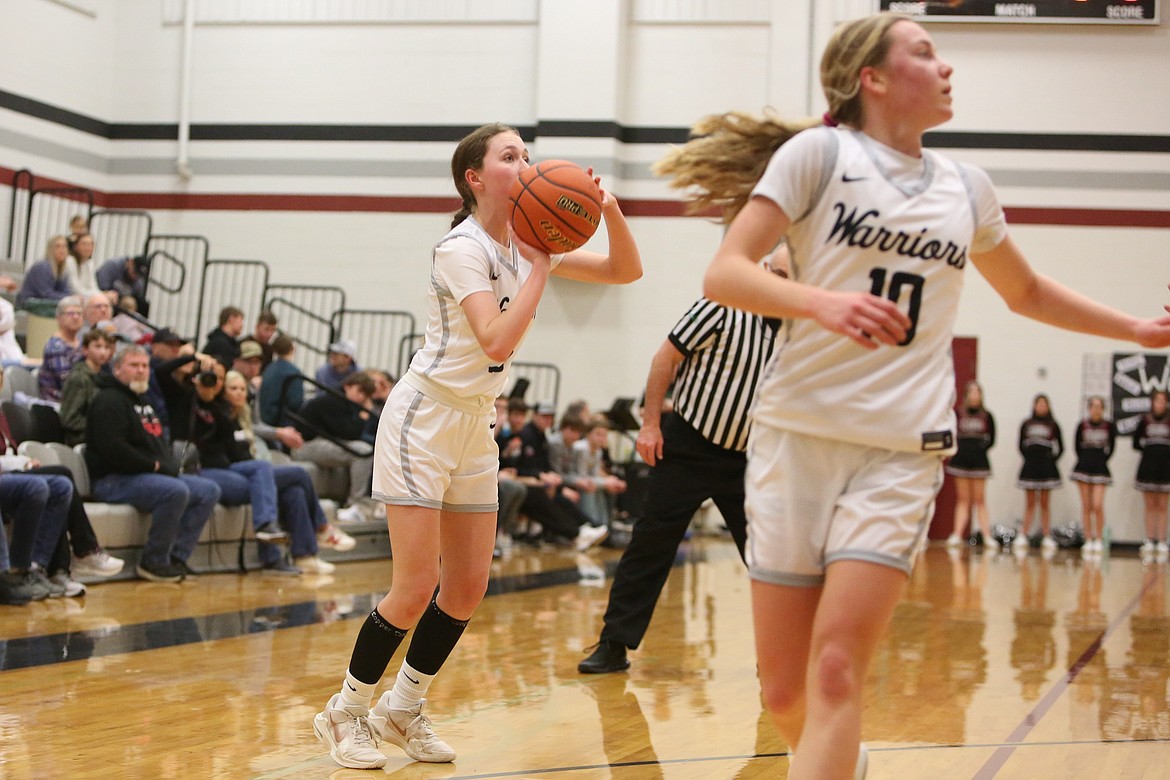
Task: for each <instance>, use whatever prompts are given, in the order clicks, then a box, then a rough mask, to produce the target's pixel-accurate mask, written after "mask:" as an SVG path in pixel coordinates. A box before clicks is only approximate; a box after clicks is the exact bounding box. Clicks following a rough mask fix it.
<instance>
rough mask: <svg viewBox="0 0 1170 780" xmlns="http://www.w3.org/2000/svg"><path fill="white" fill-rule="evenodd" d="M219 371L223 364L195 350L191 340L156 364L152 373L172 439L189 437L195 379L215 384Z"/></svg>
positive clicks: (218, 378)
mask: <svg viewBox="0 0 1170 780" xmlns="http://www.w3.org/2000/svg"><path fill="white" fill-rule="evenodd" d="M217 372H218V373H217ZM223 375H224V367H223V365H221V364H220V363H219V361H218V360H216V359H215V358H214V357H211V356H210V355H205V354H204V353H202V352H196V351H195V345H194V344H191V343H185V344H183V345H182V346H180V347H179V348H178V356H177V357H175V358H173V359H171V360H166V361H163V362H162V363H159V364H158V366H157V367H156V368H155V376H156V377H157V379H158V386H159V390H160V391H161V392H162V397H163V402H164V403H165V404H166V408H167V420H168V421H169V424H170V434H171V436H170V438H171V440H172V441H176V442H178V441H186V440H187V439H189V438H190V437H191V404H192V403H193V402H194V399H195V384H196V382H198V381H202V382H205V383H209V384H215V383H216V382H217V381H222V380H223Z"/></svg>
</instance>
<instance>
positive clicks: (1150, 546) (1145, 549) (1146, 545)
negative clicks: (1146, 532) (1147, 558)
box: [1138, 539, 1155, 553]
mask: <svg viewBox="0 0 1170 780" xmlns="http://www.w3.org/2000/svg"><path fill="white" fill-rule="evenodd" d="M1154 547H1155V545H1154V540H1153V539H1146V540H1145V541H1144V542H1142V546H1141V547H1139V548H1138V552H1142V553H1152V552H1153V551H1154Z"/></svg>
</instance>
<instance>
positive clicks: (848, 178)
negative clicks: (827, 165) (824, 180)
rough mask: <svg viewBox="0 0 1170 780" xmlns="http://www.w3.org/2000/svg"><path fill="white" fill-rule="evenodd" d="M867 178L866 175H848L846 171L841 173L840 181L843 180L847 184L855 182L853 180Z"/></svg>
mask: <svg viewBox="0 0 1170 780" xmlns="http://www.w3.org/2000/svg"><path fill="white" fill-rule="evenodd" d="M868 178H869V177H868V176H850V175H849V174H847V173H843V174H841V181H843V182H845V183H846V184H849V183H851V182H855V181H865V180H866V179H868Z"/></svg>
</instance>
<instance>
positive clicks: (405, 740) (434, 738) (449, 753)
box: [370, 691, 455, 764]
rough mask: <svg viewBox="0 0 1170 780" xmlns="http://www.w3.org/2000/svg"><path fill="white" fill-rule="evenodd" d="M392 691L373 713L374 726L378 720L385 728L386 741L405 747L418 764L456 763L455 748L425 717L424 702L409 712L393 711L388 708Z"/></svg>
mask: <svg viewBox="0 0 1170 780" xmlns="http://www.w3.org/2000/svg"><path fill="white" fill-rule="evenodd" d="M389 696H390V691H386V693H384V694H382V698H380V699H378V703H377V704H375V705H374V710H373V712H372V713H371V714H370V724H371V725H373V724H374V722H375V718H376V719H377V723H379V724H380V725H381V726H382V739H384V740H386V741H387V742H390V743H392V744H395V745H397V746H398V747H400V748H402V750H403V752H405V753H406V755H408V756H410V757H411V758H413V759H414V760H415V761H425V762H427V763H429V764H445V763H447V762H448V761H454V760H455V751H454V750H452V749H451V746H450V745H448V744H447V743H446V742H444V741H443V740H441V739H439V736H438V735H437V734H436V733H435V730H434V729H433V728H431V719H430V718H428V717H427V716H426V715H423V712H422V709H423V705H424V704H426V703H427V700H426V699H422V700H421V701H419V703H418V704H416V705H415V706H413V707H411V708H410V709H409V710H392V709H390V708H389V707H387V706H386V699H387V698H388V697H389Z"/></svg>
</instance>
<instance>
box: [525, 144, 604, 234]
mask: <svg viewBox="0 0 1170 780" xmlns="http://www.w3.org/2000/svg"><path fill="white" fill-rule="evenodd" d="M509 197H510V198H511V200H512V215H511V216H512V229H513V230H515V231H516V237H517V238H519V239H520V240H521V241H523V242H524V243H526V244H532V246H535V247H540V248H541V249H543V250H544V251H546V252H548V253H549V254H559V253H563V252H571V251H573V250H574V249H576V248H577V247H579V246H581V245H582V244H584V243H585V242H586V241H588V240H589V239H590V238H591V237H592V236H593V234H594V233H595V232H596V231H597V226H598V225H600V224H601V190H599V189H598V187H597V184H596V183H595V182H594V181H593V179H592V178H590V177H589V174H588V173H586V172H585V171H583V170H581V168H580V166H578V165H576V164H575V163H571V162H568V161H567V160H544V161H542V162H539V163H537V164H536V165H534V166H532V167H531V168H528V169H526V170H524V171H522V172H521V173H520V178H519V179H517V180H516V183H515V184H514V185H512V192H511V194H510V196H509Z"/></svg>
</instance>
